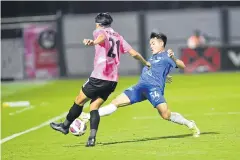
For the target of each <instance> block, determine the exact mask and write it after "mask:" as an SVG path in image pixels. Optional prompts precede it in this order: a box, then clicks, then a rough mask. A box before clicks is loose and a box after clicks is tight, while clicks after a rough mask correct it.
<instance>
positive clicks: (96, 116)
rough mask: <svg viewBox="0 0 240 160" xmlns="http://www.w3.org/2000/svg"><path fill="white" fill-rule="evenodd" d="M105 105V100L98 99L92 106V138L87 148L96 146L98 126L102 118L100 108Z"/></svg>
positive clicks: (92, 102) (94, 100)
mask: <svg viewBox="0 0 240 160" xmlns="http://www.w3.org/2000/svg"><path fill="white" fill-rule="evenodd" d="M103 103H104V99H102V98H96V99H93V100H92V101H91V104H90V136H89V138H88V141H87V144H86V147H91V146H94V145H95V142H96V135H97V130H98V126H99V123H100V116H99V112H98V108H99V107H100V106H101V105H102V104H103Z"/></svg>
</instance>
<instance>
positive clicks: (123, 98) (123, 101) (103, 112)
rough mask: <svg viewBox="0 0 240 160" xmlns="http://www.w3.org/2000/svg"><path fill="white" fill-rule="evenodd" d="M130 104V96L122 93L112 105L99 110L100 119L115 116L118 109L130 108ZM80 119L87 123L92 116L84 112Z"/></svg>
mask: <svg viewBox="0 0 240 160" xmlns="http://www.w3.org/2000/svg"><path fill="white" fill-rule="evenodd" d="M130 104H131V101H130V99H129V98H128V96H127V95H126V94H125V93H121V94H120V95H118V96H117V97H116V98H115V99H114V100H112V102H111V103H110V104H108V105H106V106H103V107H101V108H99V110H98V112H99V115H100V117H103V116H108V115H111V114H113V113H114V112H115V111H116V110H117V108H119V107H124V106H128V105H130ZM80 118H81V119H82V120H84V121H85V122H86V121H88V120H89V119H90V114H89V113H84V112H82V114H81V116H80Z"/></svg>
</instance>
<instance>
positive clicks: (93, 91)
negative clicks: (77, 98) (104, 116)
mask: <svg viewBox="0 0 240 160" xmlns="http://www.w3.org/2000/svg"><path fill="white" fill-rule="evenodd" d="M116 87H117V82H113V81H106V80H102V79H97V78H93V77H90V78H89V79H88V81H87V82H86V83H85V84H84V85H83V86H82V91H83V93H84V94H85V95H86V96H87V97H88V98H90V99H96V98H98V97H100V98H102V99H103V100H104V101H106V100H107V98H108V96H109V95H110V94H111V93H112V92H113V91H114V90H115V88H116Z"/></svg>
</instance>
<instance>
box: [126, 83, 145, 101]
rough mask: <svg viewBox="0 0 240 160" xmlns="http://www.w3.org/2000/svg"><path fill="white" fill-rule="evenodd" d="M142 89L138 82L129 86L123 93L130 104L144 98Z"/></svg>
mask: <svg viewBox="0 0 240 160" xmlns="http://www.w3.org/2000/svg"><path fill="white" fill-rule="evenodd" d="M143 90H144V89H143V87H142V86H141V85H140V84H137V85H135V86H132V87H129V88H128V89H126V90H125V91H124V92H123V93H124V94H125V95H126V96H127V97H128V99H129V100H130V104H134V103H138V102H142V101H144V100H146V97H145V96H144V95H143ZM126 100H127V99H126Z"/></svg>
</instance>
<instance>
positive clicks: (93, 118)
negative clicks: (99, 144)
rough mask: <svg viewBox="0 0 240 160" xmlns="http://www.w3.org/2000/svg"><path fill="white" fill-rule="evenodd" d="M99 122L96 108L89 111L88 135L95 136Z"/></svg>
mask: <svg viewBox="0 0 240 160" xmlns="http://www.w3.org/2000/svg"><path fill="white" fill-rule="evenodd" d="M99 122H100V116H99V113H98V110H93V111H91V112H90V129H91V132H90V137H96V134H97V130H98V125H99Z"/></svg>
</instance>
